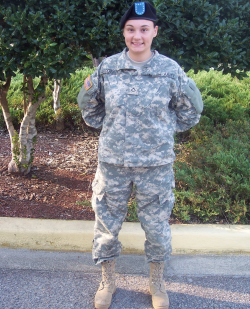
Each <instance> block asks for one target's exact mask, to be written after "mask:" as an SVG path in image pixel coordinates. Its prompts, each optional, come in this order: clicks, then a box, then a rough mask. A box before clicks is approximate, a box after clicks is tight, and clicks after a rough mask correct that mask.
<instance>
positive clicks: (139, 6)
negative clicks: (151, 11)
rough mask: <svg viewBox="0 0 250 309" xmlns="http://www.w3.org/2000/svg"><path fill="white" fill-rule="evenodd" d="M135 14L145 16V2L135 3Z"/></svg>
mask: <svg viewBox="0 0 250 309" xmlns="http://www.w3.org/2000/svg"><path fill="white" fill-rule="evenodd" d="M135 13H136V14H137V15H143V14H144V13H145V2H137V3H135Z"/></svg>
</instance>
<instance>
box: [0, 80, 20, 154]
mask: <svg viewBox="0 0 250 309" xmlns="http://www.w3.org/2000/svg"><path fill="white" fill-rule="evenodd" d="M10 84H11V77H8V78H7V80H6V83H5V84H4V85H3V86H2V87H0V102H1V106H2V111H3V116H4V120H5V124H6V127H7V129H8V132H9V136H10V144H11V152H12V153H13V151H14V149H15V147H17V146H18V145H17V143H16V141H15V136H16V135H17V132H16V130H15V128H14V126H13V122H12V119H11V114H10V110H9V106H8V101H7V93H8V90H9V88H10Z"/></svg>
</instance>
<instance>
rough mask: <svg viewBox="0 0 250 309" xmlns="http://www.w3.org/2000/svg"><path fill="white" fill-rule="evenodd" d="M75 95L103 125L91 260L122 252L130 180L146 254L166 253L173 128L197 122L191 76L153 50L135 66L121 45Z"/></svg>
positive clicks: (198, 107) (90, 119)
mask: <svg viewBox="0 0 250 309" xmlns="http://www.w3.org/2000/svg"><path fill="white" fill-rule="evenodd" d="M77 100H78V104H79V108H80V109H81V110H82V115H83V119H84V120H85V122H86V123H87V124H88V125H90V126H92V127H95V128H100V127H101V126H102V131H101V134H100V139H99V151H98V160H99V165H98V169H97V173H96V177H95V180H94V182H93V197H92V203H93V208H94V210H95V213H96V224H95V240H94V247H93V258H94V260H95V262H96V263H100V262H102V261H103V260H107V259H113V258H114V257H116V256H118V255H119V253H120V250H121V245H120V243H119V241H118V239H117V237H118V232H119V230H120V228H121V225H122V222H123V220H124V218H125V216H126V211H127V209H126V205H127V201H128V199H129V196H130V193H131V188H132V184H133V183H134V184H135V190H136V194H137V202H138V216H139V218H140V221H141V224H142V228H143V229H144V230H145V233H146V242H145V251H146V255H147V259H148V261H149V262H151V261H164V260H166V259H168V257H169V254H170V252H171V243H170V242H171V241H170V239H171V236H170V228H169V225H168V218H169V216H170V213H171V210H172V208H173V204H174V196H173V193H172V188H173V186H174V177H173V170H172V165H173V162H174V159H175V154H174V151H173V148H174V133H175V132H182V131H185V130H188V129H189V128H191V127H192V126H194V125H195V124H197V123H198V122H199V119H200V113H201V111H202V106H203V105H202V100H201V96H200V92H199V90H198V89H197V87H196V86H195V83H194V82H193V81H192V80H191V79H189V78H188V77H187V76H186V74H185V73H184V72H183V70H182V69H181V67H180V66H179V65H178V64H177V63H176V62H175V61H173V60H172V59H170V58H167V57H165V56H163V55H160V54H159V53H158V52H157V51H155V52H154V56H153V57H152V58H151V59H150V60H149V62H147V63H146V64H145V65H144V66H143V67H142V68H141V69H140V68H136V67H135V66H133V65H132V63H131V61H130V60H129V59H128V58H127V56H126V49H125V50H124V51H123V52H122V53H119V54H116V55H114V56H112V57H109V58H106V59H105V60H104V61H103V62H102V63H101V64H100V66H99V67H98V68H97V70H96V71H95V72H94V73H93V74H92V75H91V77H90V76H89V77H88V78H87V79H86V80H85V82H84V86H83V87H82V89H81V90H80V92H79V95H78V98H77Z"/></svg>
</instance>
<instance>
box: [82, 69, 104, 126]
mask: <svg viewBox="0 0 250 309" xmlns="http://www.w3.org/2000/svg"><path fill="white" fill-rule="evenodd" d="M101 65H102V64H100V65H99V67H98V68H97V69H96V70H95V72H94V73H93V74H92V75H89V76H88V77H87V78H86V79H85V81H84V84H83V86H82V88H81V90H80V92H79V94H78V96H77V102H78V106H79V108H80V110H81V112H82V117H83V119H84V121H85V122H86V124H87V125H89V126H91V127H94V128H96V129H98V128H100V127H101V126H102V122H103V119H104V117H105V99H104V89H103V82H102V77H101V76H100V69H101Z"/></svg>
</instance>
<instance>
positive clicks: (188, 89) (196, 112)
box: [171, 69, 203, 132]
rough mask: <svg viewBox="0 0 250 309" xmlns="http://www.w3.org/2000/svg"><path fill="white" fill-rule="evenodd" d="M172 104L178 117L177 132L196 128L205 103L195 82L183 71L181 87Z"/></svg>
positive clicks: (180, 79)
mask: <svg viewBox="0 0 250 309" xmlns="http://www.w3.org/2000/svg"><path fill="white" fill-rule="evenodd" d="M178 86H179V87H178V91H177V95H176V97H174V98H173V100H172V102H171V104H172V108H173V109H174V110H175V113H176V117H177V127H176V131H177V132H184V131H186V130H188V129H190V128H192V127H193V126H195V125H196V124H197V123H198V122H199V120H200V116H201V112H202V110H203V101H202V97H201V94H200V91H199V89H198V88H197V86H196V84H195V82H194V81H193V80H192V79H191V78H188V77H187V75H186V74H185V73H184V71H183V70H182V69H180V71H179V85H178Z"/></svg>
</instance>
